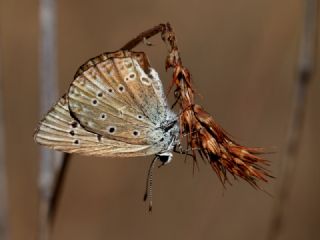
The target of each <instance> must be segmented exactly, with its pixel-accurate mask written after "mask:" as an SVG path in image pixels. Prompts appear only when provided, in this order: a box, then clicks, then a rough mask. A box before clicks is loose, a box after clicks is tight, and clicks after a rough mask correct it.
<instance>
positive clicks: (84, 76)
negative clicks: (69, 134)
mask: <svg viewBox="0 0 320 240" xmlns="http://www.w3.org/2000/svg"><path fill="white" fill-rule="evenodd" d="M68 101H69V108H70V110H71V113H72V115H73V116H74V117H75V118H76V119H77V120H78V121H79V122H80V124H81V126H83V127H84V128H85V129H86V130H88V131H92V132H94V133H98V134H100V135H102V136H106V137H108V138H110V139H115V140H121V141H124V142H127V143H133V144H153V143H155V142H156V141H157V139H153V138H152V137H151V135H155V134H154V132H155V131H157V130H156V128H157V127H158V125H159V123H160V122H161V121H163V120H164V119H165V118H166V110H167V105H166V101H165V98H164V94H163V90H162V85H161V81H160V80H159V78H158V77H157V74H156V73H155V71H154V70H152V69H151V68H149V67H148V62H147V59H146V57H145V56H144V55H143V53H134V55H133V53H131V52H127V51H126V52H124V51H120V52H118V53H115V54H111V55H110V54H109V55H108V54H102V55H100V56H98V57H96V58H93V59H91V60H89V61H88V62H87V63H86V64H84V65H83V66H82V67H80V69H79V70H78V72H77V74H76V78H75V80H74V81H73V82H72V84H71V86H70V89H69V92H68ZM158 131H159V134H161V133H160V130H158ZM159 134H158V135H159Z"/></svg>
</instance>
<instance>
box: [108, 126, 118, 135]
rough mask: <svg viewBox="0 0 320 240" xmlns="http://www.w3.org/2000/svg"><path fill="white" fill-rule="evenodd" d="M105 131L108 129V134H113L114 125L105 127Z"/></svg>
mask: <svg viewBox="0 0 320 240" xmlns="http://www.w3.org/2000/svg"><path fill="white" fill-rule="evenodd" d="M107 131H108V133H110V134H114V133H115V131H116V127H113V126H109V127H108V128H107Z"/></svg>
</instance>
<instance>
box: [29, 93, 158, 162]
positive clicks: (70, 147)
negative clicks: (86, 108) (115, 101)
mask: <svg viewBox="0 0 320 240" xmlns="http://www.w3.org/2000/svg"><path fill="white" fill-rule="evenodd" d="M34 138H35V141H36V142H37V143H39V144H42V145H45V146H48V147H51V148H53V149H56V150H60V151H63V152H68V153H81V154H84V155H92V156H110V157H116V156H125V157H131V156H144V155H149V154H154V153H155V152H157V151H158V150H157V149H154V148H152V146H151V145H147V144H144V145H141V144H140V145H136V144H129V143H125V142H122V141H117V140H113V139H108V138H106V137H104V136H101V135H99V134H96V133H92V132H89V131H87V130H86V129H84V128H83V127H82V126H81V125H80V124H79V123H78V122H77V121H76V120H75V119H74V118H73V117H72V116H71V115H70V112H69V108H68V102H67V98H66V97H65V96H64V97H62V98H61V99H60V100H59V101H58V103H57V104H56V105H55V106H54V107H53V108H52V109H51V110H50V111H49V112H48V114H47V115H46V116H45V118H44V119H43V120H42V121H41V122H40V125H39V127H38V129H37V130H36V133H35V135H34Z"/></svg>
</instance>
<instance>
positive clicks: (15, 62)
mask: <svg viewBox="0 0 320 240" xmlns="http://www.w3.org/2000/svg"><path fill="white" fill-rule="evenodd" d="M1 4H2V6H1V35H0V42H1V51H2V55H1V60H2V70H3V72H2V77H3V79H1V81H3V87H4V92H3V93H1V94H2V97H4V108H5V121H6V160H7V162H6V164H7V168H8V173H7V174H8V190H9V199H8V203H9V230H10V235H11V239H12V240H22V239H23V240H25V239H35V236H36V233H37V221H38V220H37V216H38V210H37V206H38V203H39V200H38V191H37V171H38V166H39V149H40V148H39V147H38V146H37V145H36V144H35V143H34V142H33V139H32V134H33V130H34V129H35V127H36V126H37V122H38V120H39V119H40V116H39V110H38V108H39V91H38V71H39V69H38V66H39V64H38V63H39V62H38V60H39V58H38V56H39V51H38V49H39V34H40V32H39V22H38V10H39V9H38V7H39V5H38V1H35V0H28V1H26V0H2V3H1ZM303 13H304V11H303V1H302V0H283V1H278V0H259V1H256V0H233V1H222V0H220V1H219V0H214V1H211V0H206V1H199V0H198V1H196V0H189V1H172V0H161V1H151V0H143V1H142V0H141V1H138V0H136V1H103V0H95V1H79V0H69V1H58V23H57V28H58V60H59V61H58V62H59V84H60V90H59V93H60V94H62V93H64V92H65V91H66V89H67V86H68V85H69V84H70V82H71V80H72V77H73V74H74V73H75V71H76V69H77V67H78V66H80V65H81V64H82V63H83V62H84V61H85V60H87V59H88V58H90V57H93V56H95V55H97V54H99V53H101V52H104V51H114V50H117V49H118V48H119V47H120V46H122V45H123V44H124V43H125V42H126V41H127V40H129V39H130V38H132V37H133V36H135V35H136V34H137V33H139V32H141V31H143V30H145V29H147V28H149V27H151V26H154V25H156V24H158V23H160V22H166V21H170V22H171V23H172V25H173V26H174V28H175V30H176V34H177V36H178V40H179V45H180V50H181V52H182V58H183V61H184V64H185V65H186V66H187V67H189V68H190V71H191V73H192V74H193V79H194V82H195V85H196V88H197V90H198V92H199V93H201V95H202V96H203V98H198V99H199V102H200V103H201V104H203V106H204V107H205V108H206V109H207V111H208V112H210V113H211V114H212V115H213V116H214V117H215V119H216V120H217V121H218V122H219V123H220V124H221V125H222V126H223V127H224V128H225V129H227V131H228V132H230V133H231V134H232V135H233V136H234V137H235V138H236V139H237V140H238V141H239V142H241V143H243V144H246V145H249V146H265V147H267V148H276V149H277V153H276V154H273V155H270V156H268V158H269V159H270V160H271V161H272V172H273V174H274V175H275V176H278V174H279V172H280V160H281V157H282V156H283V150H284V148H285V142H286V132H287V127H288V123H289V117H290V112H291V103H292V97H293V90H294V89H293V86H294V81H295V79H296V66H297V58H298V52H299V42H300V34H301V29H302V19H303ZM152 42H153V43H154V44H155V47H151V48H147V47H139V49H144V50H146V51H148V54H149V58H150V59H151V62H152V63H153V65H154V66H155V67H156V68H157V69H158V71H159V73H160V76H161V77H162V79H163V81H164V82H165V84H166V86H167V85H168V82H169V80H170V74H169V73H168V74H166V73H165V71H164V69H163V62H164V56H165V53H166V49H165V47H164V46H163V44H162V43H161V41H160V40H159V37H156V38H155V39H153V40H152ZM317 54H318V55H319V54H320V52H318V53H317ZM318 69H319V65H318V66H317V70H318ZM319 90H320V81H319V71H317V73H316V77H315V78H314V79H313V81H312V83H311V86H310V91H309V94H308V101H307V103H308V104H307V109H306V118H305V127H304V131H303V134H302V140H301V145H300V152H299V162H298V166H297V172H296V176H295V181H294V187H293V191H292V194H291V195H290V196H291V199H290V202H289V203H288V205H287V210H286V211H285V226H284V227H285V229H284V235H283V238H282V239H290V240H293V239H320V233H319V231H320V230H319V227H320V207H319V202H320V188H319V181H320V174H319V169H320V161H319V152H318V150H319V141H320V134H319V133H320V131H319V130H320V127H319V122H320V114H319V101H320V95H319ZM150 160H151V156H150V157H144V158H139V159H106V158H85V157H81V156H75V157H74V158H73V160H72V163H71V167H70V171H69V173H68V176H67V182H66V185H65V188H64V190H63V198H62V201H61V206H60V208H59V211H58V216H57V223H56V226H55V228H54V239H59V240H60V239H77V240H84V239H151V238H152V239H184V240H187V239H238V240H240V239H265V236H266V234H267V231H268V226H269V221H270V217H271V210H272V206H273V202H274V199H273V198H271V197H269V196H267V195H266V194H264V193H263V192H259V191H256V190H254V189H252V188H251V187H250V186H249V185H248V184H246V183H244V182H243V181H239V182H234V184H233V186H232V187H228V189H227V190H226V191H224V190H223V188H222V186H221V184H220V183H219V181H218V179H217V177H216V176H215V174H214V173H213V172H212V170H211V169H210V167H209V166H208V165H204V164H202V163H201V164H200V171H199V172H196V173H195V174H194V176H193V174H192V164H191V161H189V162H187V163H186V164H185V163H184V161H183V157H181V156H178V155H176V156H175V157H174V161H173V162H172V164H170V165H169V166H168V167H164V168H161V169H159V170H156V172H155V177H154V179H155V183H154V211H153V213H152V214H148V213H147V211H146V210H147V206H146V205H145V204H144V203H143V202H142V195H143V191H144V184H145V176H146V170H147V168H148V165H149V162H150ZM276 183H277V180H274V181H271V183H270V184H269V185H266V186H265V188H267V189H268V191H269V192H271V193H274V192H275V188H276Z"/></svg>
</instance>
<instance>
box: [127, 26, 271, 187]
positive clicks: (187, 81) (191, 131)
mask: <svg viewBox="0 0 320 240" xmlns="http://www.w3.org/2000/svg"><path fill="white" fill-rule="evenodd" d="M157 33H161V37H162V39H163V41H164V42H165V43H166V44H167V46H168V49H169V54H168V57H167V59H166V69H170V68H171V69H173V80H172V86H171V87H170V89H171V88H172V87H173V86H175V87H176V89H175V91H174V93H175V97H176V103H179V105H180V110H181V114H180V121H179V122H180V131H181V134H180V136H181V138H182V137H183V136H186V142H187V147H188V148H190V149H191V151H192V155H193V160H194V164H197V154H196V153H197V152H198V153H199V155H200V156H201V158H202V159H206V160H207V161H209V163H210V165H211V167H212V169H213V170H214V171H215V172H216V174H217V175H218V177H219V179H220V180H221V182H222V183H223V185H224V184H225V183H226V182H229V180H228V173H230V174H231V175H232V176H233V177H234V178H236V179H237V178H242V179H244V180H245V181H247V182H248V183H249V184H251V185H252V186H253V187H257V188H259V186H258V184H257V182H258V180H262V181H264V182H267V181H268V178H270V177H271V175H270V174H269V172H268V170H266V168H265V167H266V166H268V165H269V162H268V161H267V160H266V159H264V158H262V157H260V156H259V155H260V154H263V153H264V150H263V149H261V148H249V147H245V146H241V145H239V144H238V143H236V142H235V141H234V140H232V139H231V138H230V137H229V136H228V134H227V133H226V132H225V131H224V130H223V129H222V128H221V127H220V126H219V125H218V124H217V123H216V122H215V121H214V119H213V117H212V116H210V115H209V114H208V113H207V112H206V111H205V110H204V109H203V107H201V106H200V105H197V104H195V101H194V94H195V92H194V89H193V87H192V82H191V74H190V72H189V70H188V69H187V68H186V67H184V66H183V65H182V61H181V58H180V54H179V50H178V46H177V41H176V37H175V33H174V32H173V29H172V27H171V25H170V24H169V23H167V24H160V25H158V26H156V27H154V28H151V29H150V30H147V31H145V32H143V33H141V34H140V35H138V37H136V38H135V39H133V40H132V41H130V42H129V43H128V44H126V45H125V46H124V47H123V48H122V49H131V48H133V47H135V46H136V45H137V44H139V43H140V42H142V41H143V40H145V39H147V38H150V37H152V36H153V35H155V34H157ZM229 183H230V182H229Z"/></svg>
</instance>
